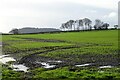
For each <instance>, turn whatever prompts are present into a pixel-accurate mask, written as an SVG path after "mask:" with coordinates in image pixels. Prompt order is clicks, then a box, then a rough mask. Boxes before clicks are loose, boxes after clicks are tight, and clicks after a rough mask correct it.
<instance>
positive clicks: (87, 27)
mask: <svg viewBox="0 0 120 80" xmlns="http://www.w3.org/2000/svg"><path fill="white" fill-rule="evenodd" d="M83 23H84V25H85V29H90V27H91V24H92V21H91V20H90V19H88V18H84V19H83Z"/></svg>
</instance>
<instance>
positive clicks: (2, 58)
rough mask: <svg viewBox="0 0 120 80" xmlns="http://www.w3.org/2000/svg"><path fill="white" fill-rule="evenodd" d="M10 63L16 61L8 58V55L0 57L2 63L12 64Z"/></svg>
mask: <svg viewBox="0 0 120 80" xmlns="http://www.w3.org/2000/svg"><path fill="white" fill-rule="evenodd" d="M10 61H16V60H15V59H14V58H12V57H8V55H2V56H0V63H3V64H6V63H7V62H10Z"/></svg>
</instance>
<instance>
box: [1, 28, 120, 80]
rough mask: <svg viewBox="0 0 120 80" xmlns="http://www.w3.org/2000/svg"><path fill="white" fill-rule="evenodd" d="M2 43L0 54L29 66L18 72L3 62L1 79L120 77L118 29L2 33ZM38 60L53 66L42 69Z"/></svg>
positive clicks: (110, 78)
mask: <svg viewBox="0 0 120 80" xmlns="http://www.w3.org/2000/svg"><path fill="white" fill-rule="evenodd" d="M2 44H3V46H2V51H3V52H2V54H5V55H7V54H9V55H10V56H12V57H13V58H15V59H16V60H17V61H16V62H14V63H12V64H24V65H25V66H27V67H29V70H28V72H17V71H14V70H12V69H10V67H9V65H11V64H3V70H2V73H3V74H2V75H3V76H2V78H3V80H6V79H8V78H15V79H20V80H21V79H29V78H30V79H31V80H32V79H43V80H44V79H45V80H46V79H51V78H52V79H55V80H56V79H60V80H61V79H73V78H74V79H76V80H78V79H83V80H93V79H95V80H101V79H104V80H117V79H118V80H119V78H120V68H119V67H120V63H119V59H120V58H119V54H118V52H119V48H118V30H101V31H81V32H61V33H52V34H50V33H45V34H24V35H22V34H21V35H2ZM40 62H44V63H49V64H50V65H55V66H54V67H52V68H44V67H43V65H41V63H40ZM85 64H86V65H85ZM81 65H82V66H81ZM83 65H84V66H83ZM101 66H102V67H103V66H109V67H106V68H100V67H101Z"/></svg>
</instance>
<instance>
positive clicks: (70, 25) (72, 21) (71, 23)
mask: <svg viewBox="0 0 120 80" xmlns="http://www.w3.org/2000/svg"><path fill="white" fill-rule="evenodd" d="M68 24H69V28H70V29H71V30H72V27H73V25H74V20H69V21H68ZM74 30H75V26H74Z"/></svg>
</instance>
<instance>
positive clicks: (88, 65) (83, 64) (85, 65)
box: [75, 63, 91, 67]
mask: <svg viewBox="0 0 120 80" xmlns="http://www.w3.org/2000/svg"><path fill="white" fill-rule="evenodd" d="M89 65H91V63H88V64H81V65H75V66H77V67H83V66H89Z"/></svg>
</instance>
